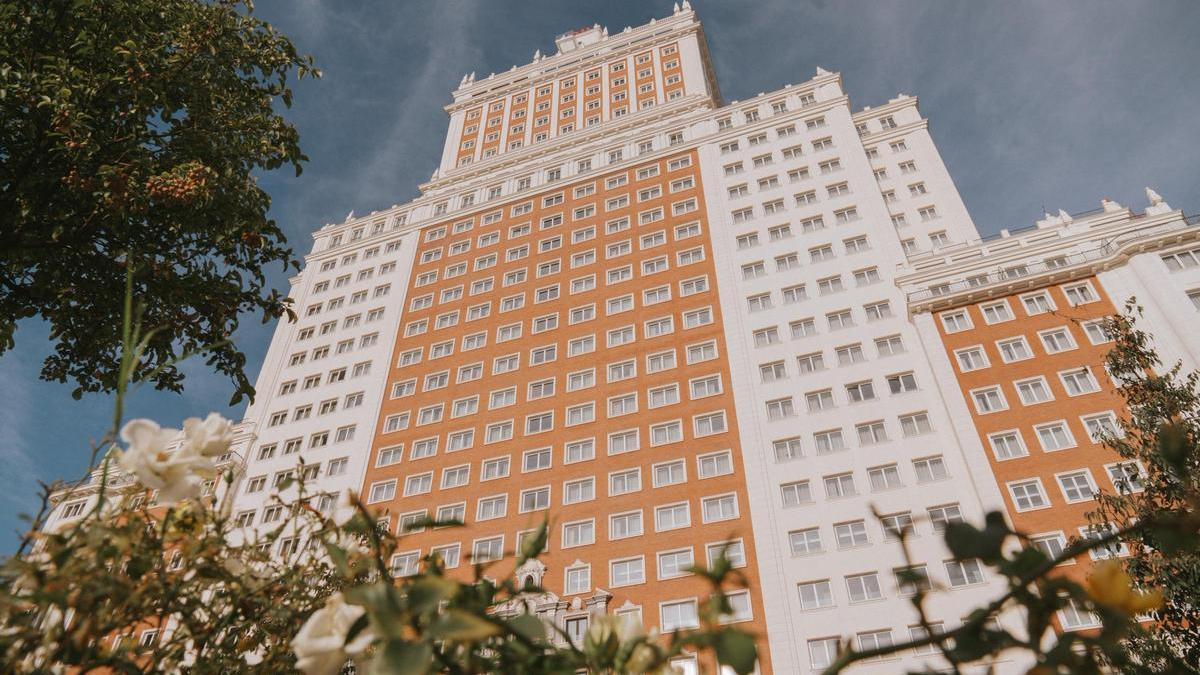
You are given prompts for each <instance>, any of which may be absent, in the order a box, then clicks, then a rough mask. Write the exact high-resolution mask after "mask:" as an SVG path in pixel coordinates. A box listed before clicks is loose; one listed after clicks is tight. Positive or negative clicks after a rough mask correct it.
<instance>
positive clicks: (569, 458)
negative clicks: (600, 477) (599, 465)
mask: <svg viewBox="0 0 1200 675" xmlns="http://www.w3.org/2000/svg"><path fill="white" fill-rule="evenodd" d="M595 457H596V442H595V441H594V440H592V439H590V438H589V439H587V440H582V441H571V442H570V443H567V444H566V445H565V446H564V447H563V462H564V463H566V464H572V463H575V462H585V461H587V460H590V459H595Z"/></svg>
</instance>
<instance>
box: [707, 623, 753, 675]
mask: <svg viewBox="0 0 1200 675" xmlns="http://www.w3.org/2000/svg"><path fill="white" fill-rule="evenodd" d="M714 647H715V648H716V651H717V660H718V661H720V662H721V664H723V665H726V666H729V667H730V668H733V669H734V671H736V672H737V673H738V675H746V673H751V672H754V664H755V663H756V662H757V661H758V647H757V646H756V645H755V644H754V638H753V637H750V635H749V634H747V633H743V632H742V631H739V630H731V629H727V630H724V631H722V632H721V633H720V634H718V635H717V636H716V640H715V644H714Z"/></svg>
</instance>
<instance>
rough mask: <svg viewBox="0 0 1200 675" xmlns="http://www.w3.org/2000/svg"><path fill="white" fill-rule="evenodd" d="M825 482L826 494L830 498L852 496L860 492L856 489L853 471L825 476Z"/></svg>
mask: <svg viewBox="0 0 1200 675" xmlns="http://www.w3.org/2000/svg"><path fill="white" fill-rule="evenodd" d="M824 483H825V496H826V497H828V498H829V499H838V498H842V497H852V496H854V495H856V494H858V491H857V490H855V489H854V475H853V474H851V473H841V474H836V475H832V476H825V478H824Z"/></svg>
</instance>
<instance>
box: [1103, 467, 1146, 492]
mask: <svg viewBox="0 0 1200 675" xmlns="http://www.w3.org/2000/svg"><path fill="white" fill-rule="evenodd" d="M1104 470H1105V471H1107V472H1108V478H1109V480H1111V481H1112V484H1113V487H1114V488H1115V489H1116V491H1117V493H1118V494H1129V493H1131V492H1141V491H1142V490H1145V489H1146V484H1145V481H1144V477H1145V471H1143V470H1142V467H1141V466H1140V465H1139V464H1138V463H1137V462H1117V463H1116V464H1108V465H1106V466H1105V467H1104Z"/></svg>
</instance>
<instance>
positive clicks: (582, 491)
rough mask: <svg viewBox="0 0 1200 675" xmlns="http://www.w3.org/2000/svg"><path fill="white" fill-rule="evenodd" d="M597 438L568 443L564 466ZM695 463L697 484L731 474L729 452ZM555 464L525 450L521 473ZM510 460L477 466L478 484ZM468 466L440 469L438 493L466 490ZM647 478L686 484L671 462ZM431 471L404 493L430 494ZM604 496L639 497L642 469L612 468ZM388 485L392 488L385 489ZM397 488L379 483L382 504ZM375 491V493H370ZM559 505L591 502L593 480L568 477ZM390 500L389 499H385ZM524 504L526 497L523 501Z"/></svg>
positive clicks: (394, 456) (399, 455)
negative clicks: (439, 491) (636, 494)
mask: <svg viewBox="0 0 1200 675" xmlns="http://www.w3.org/2000/svg"><path fill="white" fill-rule="evenodd" d="M425 452H427V450H426V449H425V448H423V447H421V446H420V445H419V442H418V443H415V444H414V445H413V448H412V455H411V456H410V457H409V459H410V460H414V459H422V458H423V457H427V456H429V455H427V454H422V453H425ZM403 454H404V446H403V445H402V444H400V445H392V446H388V447H385V448H382V449H380V451H379V454H378V455H377V456H376V461H375V466H377V467H384V466H391V465H393V464H396V463H398V462H400V461H401V460H402V459H403ZM595 457H596V451H595V439H581V440H576V441H571V442H568V443H566V444H565V445H564V447H563V451H562V462H563V464H564V465H572V464H579V463H581V462H587V461H591V460H593V459H595ZM695 461H696V476H697V478H698V479H699V480H706V479H709V478H716V477H719V476H727V475H730V474H732V473H733V471H734V468H733V454H732V452H731V451H729V450H720V451H717V452H709V453H704V454H701V455H698V456H697V457H696V458H695ZM553 462H554V448H553V447H543V448H535V449H532V450H526V451H525V452H523V453H522V454H521V473H523V474H531V473H537V472H539V471H546V470H548V469H550V468H551V466H552V465H553ZM511 464H512V455H504V456H502V457H492V458H489V459H485V460H483V461H481V462H480V476H479V479H478V480H479V482H480V483H486V482H489V481H493V480H499V479H502V478H507V477H508V476H509V474H510V471H511ZM471 466H472V465H471V463H469V462H468V463H465V464H458V465H453V466H447V467H444V468H443V469H442V470H441V479H440V482H439V484H438V488H439V490H443V491H445V490H452V489H455V488H460V487H465V486H467V485H469V484H470V482H471ZM648 473H649V474H650V486H651V487H653V488H656V489H657V488H664V487H670V486H672V485H680V484H683V483H686V482H687V480H688V472H687V463H686V462H685V460H684V459H682V458H681V459H673V460H668V461H662V462H657V463H655V464H653V465H652V466H651V467H650V469H649V470H648ZM433 474H434V472H433V471H429V472H426V473H423V474H421V475H419V476H417V477H416V478H414V479H413V480H412V484H411V485H408V484H407V483H406V485H405V488H406V490H407V489H408V488H410V487H411V488H412V490H413V493H414V494H420V493H421V490H423V489H426V488H427V489H428V490H432V489H433V478H434V476H433ZM607 480H608V492H607V494H608V496H609V497H618V496H622V495H627V494H633V493H636V492H641V490H642V485H643V480H642V469H641V468H640V467H626V468H621V469H615V470H613V471H610V472H608V477H607ZM388 483H391V484H392V485H393V487H388V486H387V484H388ZM396 483H397V481H395V480H391V481H380V482H379V483H377V484H378V485H379V486H380V487H379V490H380V493H379V495H378V496H379V498H380V500H386V499H392V498H394V495H395V489H394V486H395V484H396ZM373 489H374V488H373ZM562 490H563V503H564V504H573V503H577V502H580V501H588V500H590V499H593V498H595V496H596V492H597V488H596V478H595V476H582V477H576V478H572V479H571V480H568V481H564V483H563V487H562ZM389 494H390V495H392V496H391V497H388V496H387V495H389ZM531 494H532V495H533V496H532V497H531V498H530V499H532V500H534V501H535V502H540V501H541V500H543V499H544V500H546V501H547V502H548V501H549V499H550V493H549V487H548V486H544V487H542V488H538V489H537V490H536V491H532V492H531ZM522 501H524V498H523V499H522Z"/></svg>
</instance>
